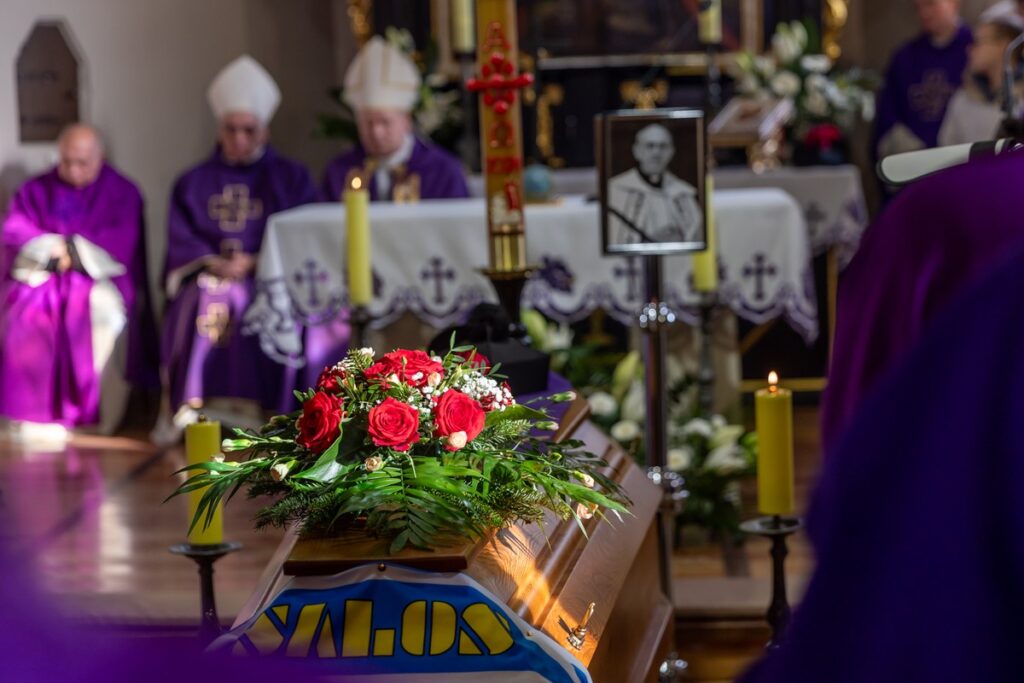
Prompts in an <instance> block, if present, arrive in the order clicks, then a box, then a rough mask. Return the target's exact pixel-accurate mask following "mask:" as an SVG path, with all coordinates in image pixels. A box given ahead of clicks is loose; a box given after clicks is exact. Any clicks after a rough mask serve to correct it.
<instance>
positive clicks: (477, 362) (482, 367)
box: [464, 349, 491, 374]
mask: <svg viewBox="0 0 1024 683" xmlns="http://www.w3.org/2000/svg"><path fill="white" fill-rule="evenodd" d="M464 357H465V359H466V362H465V366H466V367H467V368H473V369H474V370H479V371H480V372H483V373H485V374H486V373H487V371H488V370H490V369H491V360H490V359H489V358H488V357H487V356H485V355H484V354H482V353H480V352H479V351H477V350H476V349H473V350H472V351H470V352H469V355H468V356H464Z"/></svg>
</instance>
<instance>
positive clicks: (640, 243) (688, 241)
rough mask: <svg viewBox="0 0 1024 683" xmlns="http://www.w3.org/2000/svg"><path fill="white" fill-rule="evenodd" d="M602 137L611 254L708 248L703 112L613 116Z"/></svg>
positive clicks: (609, 118)
mask: <svg viewBox="0 0 1024 683" xmlns="http://www.w3.org/2000/svg"><path fill="white" fill-rule="evenodd" d="M602 132H603V141H602V142H603V146H604V150H603V153H602V157H603V159H602V161H603V163H602V169H601V170H602V176H603V178H606V179H607V180H606V181H605V184H604V185H605V186H604V188H603V189H604V193H603V194H604V197H605V220H604V224H605V246H606V251H607V252H609V253H649V254H655V253H674V252H682V251H694V250H699V249H703V248H704V241H705V232H704V211H703V208H702V207H703V204H704V202H703V201H702V194H703V188H704V181H703V178H704V159H703V126H702V118H700V115H699V112H693V111H692V110H675V111H668V112H666V114H660V113H654V112H645V113H643V114H639V115H637V114H633V113H628V114H627V113H623V114H620V115H609V116H607V117H605V121H604V123H603V131H602Z"/></svg>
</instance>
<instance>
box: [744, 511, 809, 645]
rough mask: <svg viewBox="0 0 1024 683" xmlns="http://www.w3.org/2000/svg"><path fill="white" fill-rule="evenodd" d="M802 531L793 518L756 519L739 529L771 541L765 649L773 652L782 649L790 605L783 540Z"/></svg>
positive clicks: (786, 552)
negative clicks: (769, 596)
mask: <svg viewBox="0 0 1024 683" xmlns="http://www.w3.org/2000/svg"><path fill="white" fill-rule="evenodd" d="M802 527H803V523H802V522H801V521H800V519H798V518H795V517H782V516H781V515H772V516H770V517H758V518H757V519H751V520H748V521H746V522H744V523H743V524H741V525H740V529H742V530H743V531H745V532H746V533H748V534H756V535H757V536H764V537H765V538H770V539H771V541H772V550H771V554H772V601H771V604H770V605H769V606H768V613H767V615H766V616H767V619H768V625H769V626H770V627H771V630H772V637H771V640H769V641H768V645H767V648H768V649H769V650H774V649H776V648H778V647H779V646H781V645H782V641H783V639H784V638H785V636H786V627H787V626H788V625H789V615H790V609H789V601H788V600H787V598H786V555H787V554H788V553H789V549H788V548H787V547H786V538H788V537H789V536H791V535H792V534H794V533H796V532H797V531H799V530H800V529H801V528H802Z"/></svg>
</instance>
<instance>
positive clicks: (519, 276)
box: [481, 267, 535, 340]
mask: <svg viewBox="0 0 1024 683" xmlns="http://www.w3.org/2000/svg"><path fill="white" fill-rule="evenodd" d="M534 270H535V269H534V268H529V267H528V268H525V269H523V270H495V269H493V268H484V269H482V270H481V272H482V273H483V274H484V275H485V276H487V279H488V280H490V281H491V286H492V287H494V293H495V294H497V295H498V303H499V304H501V307H502V308H504V309H505V313H507V314H508V319H509V322H510V323H511V326H512V327H511V330H510V332H511V336H512V338H513V339H520V340H522V339H525V338H526V327H525V326H524V325H523V318H522V313H523V304H522V301H523V288H524V287H526V282H527V280H529V279H530V276H531V275H533V273H534Z"/></svg>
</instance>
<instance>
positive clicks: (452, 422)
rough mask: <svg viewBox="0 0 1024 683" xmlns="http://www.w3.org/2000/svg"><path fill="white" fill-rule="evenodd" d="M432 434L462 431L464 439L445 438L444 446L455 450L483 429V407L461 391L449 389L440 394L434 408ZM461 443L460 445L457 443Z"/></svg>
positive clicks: (446, 434)
mask: <svg viewBox="0 0 1024 683" xmlns="http://www.w3.org/2000/svg"><path fill="white" fill-rule="evenodd" d="M434 425H435V427H434V434H435V435H436V436H439V437H441V438H445V437H450V436H452V435H453V434H456V433H458V432H462V433H463V434H464V435H465V440H464V441H462V440H461V439H457V440H455V441H454V443H453V442H452V440H446V442H445V448H446V449H447V450H449V451H457V450H459V449H460V448H462V446H465V445H466V443H468V442H470V441H472V440H473V439H475V438H476V437H477V436H478V435H479V434H480V432H482V431H483V429H484V409H483V407H482V406H481V405H480V403H478V402H477V401H476V400H474V399H472V398H470V397H469V396H467V395H466V394H464V393H462V392H461V391H457V390H455V389H449V390H448V391H446V392H444V394H442V395H441V398H440V400H438V402H437V406H436V407H435V408H434ZM459 443H461V445H458V444H459Z"/></svg>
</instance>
